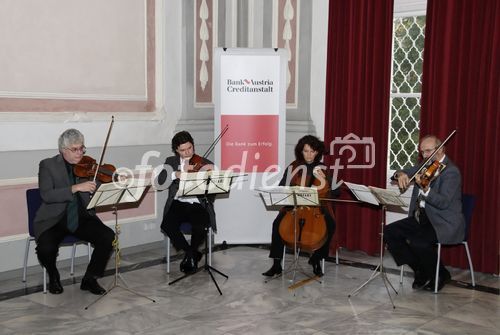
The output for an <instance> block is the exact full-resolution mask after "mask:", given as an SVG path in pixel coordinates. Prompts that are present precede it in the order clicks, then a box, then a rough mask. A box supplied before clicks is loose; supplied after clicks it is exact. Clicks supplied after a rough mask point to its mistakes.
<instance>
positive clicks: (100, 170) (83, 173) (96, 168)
mask: <svg viewBox="0 0 500 335" xmlns="http://www.w3.org/2000/svg"><path fill="white" fill-rule="evenodd" d="M115 171H116V168H115V167H114V165H111V164H101V165H98V164H97V161H96V160H95V159H94V158H92V157H90V156H83V157H82V160H81V161H80V162H79V163H77V164H75V165H74V166H73V173H74V174H75V176H77V177H79V178H85V179H91V178H94V176H95V177H96V179H97V180H99V181H100V182H101V183H110V182H112V181H113V175H114V173H115Z"/></svg>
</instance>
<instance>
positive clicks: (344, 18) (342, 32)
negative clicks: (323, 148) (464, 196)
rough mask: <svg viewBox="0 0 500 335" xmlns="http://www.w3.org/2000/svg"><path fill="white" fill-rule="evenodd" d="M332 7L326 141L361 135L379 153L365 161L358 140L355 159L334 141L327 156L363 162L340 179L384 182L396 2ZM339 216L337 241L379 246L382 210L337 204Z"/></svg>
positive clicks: (373, 249) (338, 1) (359, 0)
mask: <svg viewBox="0 0 500 335" xmlns="http://www.w3.org/2000/svg"><path fill="white" fill-rule="evenodd" d="M329 6H330V7H329V23H328V35H329V36H328V56H327V74H326V75H327V77H326V82H327V84H326V112H325V142H326V143H331V141H332V140H334V139H335V138H336V137H338V138H339V139H342V138H344V137H346V136H348V135H349V134H350V133H352V134H353V135H354V136H357V137H359V138H360V139H361V140H363V139H365V140H366V138H371V139H372V140H373V144H374V145H375V156H373V157H370V159H369V161H366V160H363V159H364V158H366V157H365V156H364V153H365V152H364V150H365V149H366V146H369V144H370V143H365V144H363V143H360V142H362V141H357V142H358V143H357V144H356V143H354V144H353V147H354V148H355V149H356V154H357V155H356V160H355V161H352V162H349V161H348V160H350V159H353V155H352V152H349V153H348V150H346V151H344V155H339V152H338V151H337V150H336V149H338V148H340V147H342V145H340V147H337V146H334V147H333V149H334V150H333V152H331V153H332V154H333V156H327V157H325V161H326V163H327V164H328V165H330V166H331V165H333V164H334V162H335V159H336V158H340V159H341V160H340V161H339V162H338V163H339V164H338V166H343V167H347V165H348V164H350V165H358V166H360V165H363V164H364V167H365V168H344V169H340V170H339V171H340V178H341V179H343V180H346V181H350V182H354V183H361V184H368V185H372V186H378V187H385V183H386V169H387V142H388V122H389V91H390V76H391V41H392V37H391V36H392V20H393V19H392V13H393V1H392V0H349V1H346V0H331V1H330V2H329ZM349 139H351V140H352V139H355V138H354V137H349ZM351 142H352V141H351ZM345 148H347V147H345ZM355 162H357V163H361V164H353V163H355ZM371 163H374V166H371V165H370V164H371ZM336 216H337V232H336V234H335V239H336V240H337V242H338V244H340V245H341V246H343V247H347V248H349V249H355V250H363V251H365V252H367V253H370V254H374V253H377V252H378V251H379V248H380V245H379V232H380V222H381V213H380V210H379V209H374V208H370V207H368V206H360V205H347V204H336ZM334 248H335V245H334V243H332V245H331V250H334Z"/></svg>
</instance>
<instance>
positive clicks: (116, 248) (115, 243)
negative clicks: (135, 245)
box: [85, 205, 156, 309]
mask: <svg viewBox="0 0 500 335" xmlns="http://www.w3.org/2000/svg"><path fill="white" fill-rule="evenodd" d="M113 214H114V215H115V240H114V241H113V248H114V252H115V275H114V280H113V283H112V284H111V287H110V288H109V289H107V290H106V292H104V293H103V294H102V295H101V296H99V297H98V298H97V299H96V300H94V301H93V302H91V303H90V304H88V305H87V306H85V309H89V307H90V306H92V305H93V304H95V303H96V302H98V301H99V300H101V299H102V298H104V297H105V296H106V295H108V293H110V292H111V291H112V290H113V289H114V288H116V287H120V288H122V289H124V290H126V291H129V292H130V293H133V294H135V295H137V296H140V297H143V298H146V299H148V300H151V301H152V302H156V300H154V299H151V298H150V297H148V296H145V295H143V294H140V293H138V292H136V291H134V290H131V289H130V288H128V287H127V283H126V282H125V280H123V278H122V276H121V274H120V270H119V264H120V247H119V235H120V229H119V227H118V208H117V206H116V205H115V206H113ZM119 279H121V280H122V282H123V284H124V285H125V286H122V285H120V284H119V283H118V280H119Z"/></svg>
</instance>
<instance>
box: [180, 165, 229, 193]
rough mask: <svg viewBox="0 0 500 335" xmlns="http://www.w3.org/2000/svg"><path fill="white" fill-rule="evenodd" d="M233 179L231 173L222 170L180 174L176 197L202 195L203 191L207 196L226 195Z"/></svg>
mask: <svg viewBox="0 0 500 335" xmlns="http://www.w3.org/2000/svg"><path fill="white" fill-rule="evenodd" d="M233 177H235V175H233V173H232V172H231V171H222V170H211V171H199V172H181V176H180V178H179V190H178V191H177V196H178V197H182V196H193V195H204V194H205V191H207V193H208V194H217V193H227V192H229V189H230V187H231V179H232V178H233ZM207 180H209V181H210V182H209V183H208V184H207Z"/></svg>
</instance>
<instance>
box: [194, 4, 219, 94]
mask: <svg viewBox="0 0 500 335" xmlns="http://www.w3.org/2000/svg"><path fill="white" fill-rule="evenodd" d="M193 40H194V41H195V55H194V67H195V69H194V76H195V78H194V84H195V104H211V103H212V80H213V75H212V57H213V48H214V47H215V46H217V0H196V5H195V9H194V36H193Z"/></svg>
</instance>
